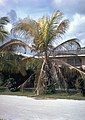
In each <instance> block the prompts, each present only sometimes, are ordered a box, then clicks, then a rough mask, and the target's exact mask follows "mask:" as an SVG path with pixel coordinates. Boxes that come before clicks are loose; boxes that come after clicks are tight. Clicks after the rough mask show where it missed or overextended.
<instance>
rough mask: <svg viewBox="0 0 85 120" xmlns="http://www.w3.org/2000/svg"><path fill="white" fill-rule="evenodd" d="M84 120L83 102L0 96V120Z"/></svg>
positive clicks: (84, 104)
mask: <svg viewBox="0 0 85 120" xmlns="http://www.w3.org/2000/svg"><path fill="white" fill-rule="evenodd" d="M2 119H3V120H85V101H78V100H65V99H57V100H49V99H48V100H36V99H33V98H29V97H21V96H8V95H0V120H2Z"/></svg>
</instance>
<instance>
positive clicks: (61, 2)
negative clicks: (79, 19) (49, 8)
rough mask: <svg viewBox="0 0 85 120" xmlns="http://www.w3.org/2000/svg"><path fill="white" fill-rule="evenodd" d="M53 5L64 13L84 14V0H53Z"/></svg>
mask: <svg viewBox="0 0 85 120" xmlns="http://www.w3.org/2000/svg"><path fill="white" fill-rule="evenodd" d="M53 6H55V8H57V9H59V10H61V11H62V12H64V13H66V14H75V13H79V14H85V0H69V1H68V0H53Z"/></svg>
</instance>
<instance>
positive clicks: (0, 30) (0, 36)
mask: <svg viewBox="0 0 85 120" xmlns="http://www.w3.org/2000/svg"><path fill="white" fill-rule="evenodd" d="M8 22H9V19H8V18H7V17H1V18H0V41H2V42H3V40H4V39H5V38H6V37H8V32H7V31H5V27H4V26H5V25H7V23H8Z"/></svg>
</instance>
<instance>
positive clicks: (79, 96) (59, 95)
mask: <svg viewBox="0 0 85 120" xmlns="http://www.w3.org/2000/svg"><path fill="white" fill-rule="evenodd" d="M0 95H18V96H27V97H33V98H35V99H74V100H85V97H83V96H82V94H81V93H75V94H68V93H65V92H60V93H59V92H58V93H55V94H41V95H39V96H36V94H35V93H34V92H32V91H24V92H20V91H19V92H10V91H9V90H5V91H0Z"/></svg>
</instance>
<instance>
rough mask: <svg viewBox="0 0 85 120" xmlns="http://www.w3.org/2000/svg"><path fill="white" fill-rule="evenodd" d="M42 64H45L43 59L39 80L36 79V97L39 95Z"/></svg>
mask: <svg viewBox="0 0 85 120" xmlns="http://www.w3.org/2000/svg"><path fill="white" fill-rule="evenodd" d="M44 64H45V59H44V61H43V63H42V67H41V70H40V75H39V78H38V83H37V88H36V91H37V96H38V95H39V94H40V84H41V76H42V72H43V68H44Z"/></svg>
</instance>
